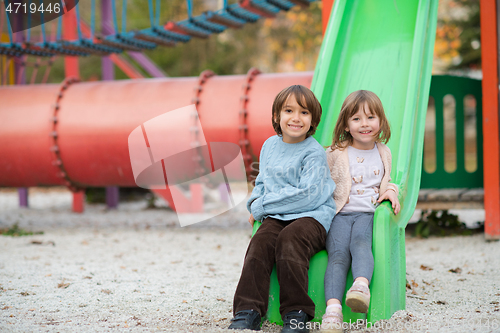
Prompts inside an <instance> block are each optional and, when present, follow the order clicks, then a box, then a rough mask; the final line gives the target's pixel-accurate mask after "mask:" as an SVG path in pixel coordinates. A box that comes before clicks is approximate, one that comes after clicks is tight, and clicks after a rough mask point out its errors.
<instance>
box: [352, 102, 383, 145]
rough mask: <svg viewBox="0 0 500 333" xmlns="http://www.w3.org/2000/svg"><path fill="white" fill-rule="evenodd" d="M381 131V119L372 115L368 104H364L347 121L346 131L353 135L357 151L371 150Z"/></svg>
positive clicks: (353, 143)
mask: <svg viewBox="0 0 500 333" xmlns="http://www.w3.org/2000/svg"><path fill="white" fill-rule="evenodd" d="M379 129H380V118H379V117H377V115H376V114H374V113H372V112H371V111H370V109H369V108H368V104H366V103H365V104H364V105H363V106H362V107H360V108H359V110H358V111H357V112H356V113H355V114H354V115H353V116H352V117H351V118H349V120H348V121H347V127H346V129H345V130H346V131H347V132H349V133H351V135H352V138H353V142H352V146H353V147H354V148H356V149H363V150H369V149H373V147H374V146H375V141H376V140H377V138H378V136H377V133H378V131H379Z"/></svg>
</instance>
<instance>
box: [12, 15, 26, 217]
mask: <svg viewBox="0 0 500 333" xmlns="http://www.w3.org/2000/svg"><path fill="white" fill-rule="evenodd" d="M17 24H22V22H21V21H20V20H18V21H17ZM14 40H15V41H16V42H17V43H23V42H24V32H23V31H20V32H16V33H15V34H14ZM24 61H26V56H20V57H16V58H15V61H14V75H15V80H16V81H15V83H16V84H26V75H25V74H26V71H25V65H24V64H23V63H24ZM17 193H19V207H26V208H27V207H29V204H28V203H29V202H28V188H27V187H20V188H18V189H17Z"/></svg>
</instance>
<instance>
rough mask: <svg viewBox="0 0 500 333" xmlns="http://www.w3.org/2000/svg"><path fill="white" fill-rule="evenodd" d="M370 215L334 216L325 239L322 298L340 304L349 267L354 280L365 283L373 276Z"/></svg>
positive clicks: (355, 213)
mask: <svg viewBox="0 0 500 333" xmlns="http://www.w3.org/2000/svg"><path fill="white" fill-rule="evenodd" d="M372 237H373V213H358V212H353V213H338V214H337V215H336V216H335V218H334V219H333V222H332V226H331V227H330V231H329V232H328V236H327V238H326V249H327V251H328V266H327V267H326V275H325V298H326V300H327V301H328V300H329V299H331V298H336V299H338V300H340V301H342V298H343V296H344V291H345V285H346V278H347V273H348V272H349V267H350V266H351V260H352V275H353V278H354V279H356V278H358V277H364V278H367V279H368V282H369V281H370V280H371V278H372V274H373V254H372Z"/></svg>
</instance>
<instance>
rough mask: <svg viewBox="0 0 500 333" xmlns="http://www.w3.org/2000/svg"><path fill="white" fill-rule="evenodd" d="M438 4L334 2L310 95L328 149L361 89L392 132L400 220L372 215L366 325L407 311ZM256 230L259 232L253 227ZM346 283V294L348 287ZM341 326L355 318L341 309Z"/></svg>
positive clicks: (274, 308)
mask: <svg viewBox="0 0 500 333" xmlns="http://www.w3.org/2000/svg"><path fill="white" fill-rule="evenodd" d="M437 8H438V0H416V1H406V0H378V1H373V0H349V1H348V0H336V1H335V3H334V5H333V8H332V13H331V15H330V20H329V23H328V27H327V30H326V33H325V36H324V39H323V44H322V46H321V50H320V54H319V56H318V61H317V65H316V69H315V73H314V77H313V82H312V86H311V89H312V90H313V91H314V93H315V94H316V96H317V97H318V100H319V101H320V103H321V105H322V106H323V117H322V120H321V123H320V125H319V126H318V129H317V131H316V134H315V138H316V139H317V140H318V141H319V142H320V143H321V144H322V145H325V146H327V145H329V144H330V143H331V139H332V133H333V129H334V127H335V122H336V120H337V117H338V114H339V111H340V108H341V106H342V103H343V101H344V99H345V98H346V97H347V95H348V94H349V93H351V92H352V91H355V90H358V89H367V90H371V91H373V92H375V93H376V94H377V95H378V96H379V97H380V99H381V100H382V103H383V105H384V108H385V111H386V114H387V117H388V119H389V122H390V124H391V140H390V141H389V143H388V146H389V148H390V149H391V151H392V155H393V161H392V174H391V176H392V181H393V182H394V183H396V184H398V186H399V188H400V197H399V199H400V203H401V212H400V213H399V214H398V216H395V215H394V214H393V212H392V208H391V207H390V204H389V203H383V204H382V205H380V206H379V207H378V208H377V210H376V211H375V216H374V227H373V255H374V258H375V267H374V272H373V278H372V282H371V286H370V290H371V302H370V308H369V310H368V314H367V320H368V322H370V323H374V322H375V321H377V320H381V319H388V318H390V317H391V315H392V314H393V313H394V312H395V311H397V310H400V309H404V308H405V299H406V293H405V290H406V288H405V287H406V257H405V239H404V237H405V234H404V231H405V228H406V224H407V223H408V220H409V219H410V218H411V216H412V215H413V212H414V209H415V205H416V203H417V198H418V191H419V186H420V177H421V171H422V148H423V141H424V140H423V138H424V129H425V116H426V112H427V104H428V100H429V86H430V80H431V71H432V59H433V50H434V38H435V34H436V23H437ZM255 228H257V226H255ZM325 270H326V256H325V253H324V252H323V254H321V253H318V254H317V255H315V256H314V257H313V258H312V259H311V264H310V268H309V276H310V285H309V294H310V295H311V297H312V298H313V299H314V300H315V302H316V316H315V318H314V320H316V321H318V320H320V319H321V316H322V314H323V313H324V310H325V299H324V292H323V290H324V286H323V280H324V273H325ZM350 279H351V281H348V282H347V286H349V285H350V283H352V277H351V278H350ZM270 289H271V290H270V299H269V301H270V302H269V311H268V313H267V316H266V317H267V319H268V320H269V321H271V322H274V323H281V316H280V315H279V296H278V292H279V287H278V284H277V279H276V275H275V273H273V275H272V279H271V288H270ZM343 309H344V310H343V311H344V321H347V322H349V321H355V320H356V319H357V318H359V316H360V315H359V314H352V313H349V311H348V308H347V307H345V306H344V307H343Z"/></svg>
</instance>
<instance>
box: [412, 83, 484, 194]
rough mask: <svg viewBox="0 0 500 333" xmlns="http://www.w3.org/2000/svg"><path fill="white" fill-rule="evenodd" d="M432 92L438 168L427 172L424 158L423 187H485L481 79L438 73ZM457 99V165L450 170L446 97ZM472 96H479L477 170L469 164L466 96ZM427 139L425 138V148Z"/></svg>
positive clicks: (477, 101) (477, 106) (477, 108)
mask: <svg viewBox="0 0 500 333" xmlns="http://www.w3.org/2000/svg"><path fill="white" fill-rule="evenodd" d="M429 94H430V96H431V97H432V98H434V105H435V110H436V111H435V124H436V130H435V136H436V141H435V143H436V146H435V151H434V153H435V154H436V164H435V167H436V169H435V170H434V171H433V172H427V171H426V170H425V168H424V165H425V163H424V161H422V163H424V164H422V180H421V183H420V187H421V188H477V187H483V135H482V134H483V122H482V119H483V116H482V110H483V107H482V87H481V80H476V79H471V78H467V77H458V76H450V75H434V76H432V80H431V88H430V93H429ZM447 95H451V96H453V98H454V99H455V103H456V104H455V133H456V136H455V146H456V151H455V153H456V169H455V170H454V171H452V172H448V171H446V170H445V168H444V160H445V158H444V156H445V149H444V146H445V139H444V134H445V131H444V97H445V96H447ZM466 96H472V97H474V99H475V100H476V115H475V118H476V119H475V122H476V126H475V131H476V147H475V151H476V156H475V157H476V161H477V164H476V170H474V171H471V172H469V171H467V170H466V168H465V143H466V142H465V141H466V138H465V117H466V112H465V105H464V104H465V103H464V100H465V97H466ZM426 144H427V143H426V142H424V151H425V149H426V148H425V146H426Z"/></svg>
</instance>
